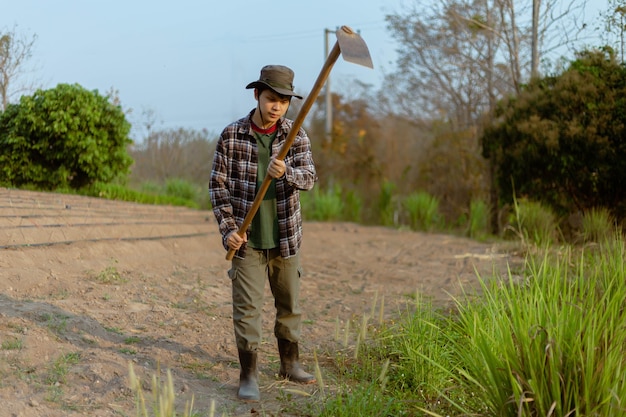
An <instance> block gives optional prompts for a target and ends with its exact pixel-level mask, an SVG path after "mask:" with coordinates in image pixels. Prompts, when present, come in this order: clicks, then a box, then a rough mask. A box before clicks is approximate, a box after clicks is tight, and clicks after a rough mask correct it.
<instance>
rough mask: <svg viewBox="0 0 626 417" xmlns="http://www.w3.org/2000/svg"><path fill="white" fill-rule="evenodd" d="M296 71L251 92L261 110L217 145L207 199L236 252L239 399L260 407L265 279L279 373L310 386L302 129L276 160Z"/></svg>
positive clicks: (267, 78) (277, 68) (273, 69)
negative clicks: (305, 354)
mask: <svg viewBox="0 0 626 417" xmlns="http://www.w3.org/2000/svg"><path fill="white" fill-rule="evenodd" d="M293 78H294V73H293V71H292V70H291V69H289V68H287V67H285V66H282V65H267V66H265V67H263V68H262V69H261V75H260V77H259V79H258V80H257V81H254V82H251V83H250V84H248V85H247V86H246V88H247V89H254V98H255V100H256V101H257V105H256V108H255V109H253V110H252V111H251V112H250V113H249V114H248V115H247V116H246V117H244V118H242V119H239V120H237V121H235V122H233V123H231V124H229V125H228V126H226V128H225V129H224V130H223V132H222V134H221V135H220V138H219V140H218V142H217V147H216V150H215V156H214V159H213V169H212V171H211V180H210V185H209V193H210V196H211V204H212V206H213V212H214V213H215V217H216V219H217V222H218V223H219V230H220V232H221V234H222V243H223V245H224V248H225V249H227V250H229V249H231V250H234V251H236V252H235V256H234V257H233V260H232V265H231V269H230V270H229V272H228V275H229V276H230V279H231V284H232V300H233V324H234V329H235V340H236V343H237V350H238V353H239V363H240V366H241V372H240V377H239V389H238V393H237V396H238V397H239V398H241V399H243V400H250V401H258V400H259V399H260V395H259V384H258V373H257V356H258V355H257V351H258V348H259V345H260V343H261V309H262V307H263V293H264V286H265V280H268V281H269V283H270V288H271V291H272V294H273V296H274V304H275V307H276V318H275V323H274V335H275V336H276V338H277V340H278V352H279V356H280V371H279V375H280V376H281V377H284V378H288V379H289V380H291V381H295V382H300V383H313V382H315V378H314V377H313V375H311V374H309V373H307V372H305V371H304V370H303V369H302V367H301V365H300V363H299V350H298V341H299V339H300V328H301V313H300V306H299V302H298V297H299V293H300V262H299V249H300V245H301V242H302V217H301V212H300V197H299V190H310V189H311V188H313V185H314V183H315V181H316V172H315V166H314V163H313V157H312V154H311V143H310V141H309V138H308V137H307V135H306V133H305V131H304V130H303V129H300V130H299V131H298V134H297V135H296V137H295V139H294V141H293V144H292V146H291V147H290V149H289V152H288V154H287V156H286V157H285V158H284V160H278V159H276V158H275V157H274V155H276V154H278V153H279V151H280V149H281V148H282V145H283V144H284V142H285V139H286V138H287V135H288V133H289V131H290V129H291V127H292V126H293V121H291V120H289V119H286V118H285V117H284V116H285V114H286V113H287V110H288V109H289V104H290V102H291V98H292V97H297V98H299V99H302V97H300V96H298V95H297V94H295V93H294V87H293ZM267 174H269V175H270V177H271V178H272V182H271V185H270V187H269V189H268V190H267V193H266V194H265V197H264V199H263V201H262V203H261V205H260V207H259V210H258V212H257V213H256V215H255V217H254V219H253V220H252V223H251V225H250V228H249V229H248V230H246V231H245V232H246V233H245V234H243V237H241V236H239V234H238V233H237V231H238V226H239V225H240V224H242V222H243V220H244V218H245V217H246V214H247V213H248V211H249V210H250V207H251V206H252V203H253V201H254V198H255V195H256V190H257V189H258V188H259V187H260V186H261V184H262V183H263V180H264V178H265V176H266V175H267Z"/></svg>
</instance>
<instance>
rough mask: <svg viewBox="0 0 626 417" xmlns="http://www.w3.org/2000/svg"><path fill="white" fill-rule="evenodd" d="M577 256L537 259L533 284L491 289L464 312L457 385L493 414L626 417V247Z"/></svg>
mask: <svg viewBox="0 0 626 417" xmlns="http://www.w3.org/2000/svg"><path fill="white" fill-rule="evenodd" d="M572 255H573V254H572V252H567V253H565V254H564V256H561V257H557V256H554V257H552V256H549V255H545V256H544V257H543V258H540V259H538V260H529V262H528V265H527V266H528V270H529V275H530V277H529V278H528V280H527V281H526V282H523V283H520V282H516V280H514V279H513V277H511V279H510V281H509V283H508V285H505V286H504V287H500V286H496V285H494V286H488V285H487V284H485V285H484V288H483V290H484V297H483V299H484V301H483V302H482V303H473V304H467V305H463V306H461V312H460V318H459V321H458V329H457V333H458V335H463V337H462V338H459V339H456V340H457V341H456V342H454V340H453V345H452V346H451V349H453V350H455V351H456V352H458V355H459V357H460V360H461V363H462V365H463V366H462V367H461V368H460V370H459V372H460V375H459V376H457V377H454V378H455V380H456V381H458V382H459V383H461V384H464V385H467V386H468V389H469V390H471V391H472V392H474V393H476V395H477V396H478V397H479V399H480V402H481V403H482V404H484V405H485V406H486V407H487V408H488V412H487V414H488V415H499V416H511V417H513V416H538V415H542V416H547V415H559V416H565V415H580V416H582V415H585V416H592V415H597V416H613V415H623V414H624V404H623V399H624V398H626V381H625V380H624V378H622V376H621V374H622V373H623V370H624V366H625V365H626V331H625V329H626V315H625V314H624V311H623V300H624V297H626V275H625V272H624V271H625V270H626V269H625V267H624V244H623V241H621V240H616V241H615V242H613V244H612V245H606V246H604V247H603V248H602V249H601V250H598V251H596V252H594V253H583V254H582V255H581V256H580V257H579V258H578V259H576V256H572ZM451 375H452V376H453V375H454V372H451Z"/></svg>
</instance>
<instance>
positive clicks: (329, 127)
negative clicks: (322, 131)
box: [324, 29, 335, 142]
mask: <svg viewBox="0 0 626 417" xmlns="http://www.w3.org/2000/svg"><path fill="white" fill-rule="evenodd" d="M331 33H335V31H334V30H330V29H324V60H326V59H327V58H328V54H330V45H329V40H328V35H330V34H331ZM332 133H333V101H332V96H331V92H330V76H329V77H328V78H327V79H326V141H328V142H330V141H331V139H332V137H331V136H332Z"/></svg>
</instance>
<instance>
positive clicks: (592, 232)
mask: <svg viewBox="0 0 626 417" xmlns="http://www.w3.org/2000/svg"><path fill="white" fill-rule="evenodd" d="M582 227H583V239H584V241H585V242H596V243H604V242H606V241H607V240H610V239H613V238H614V237H615V234H616V225H615V221H614V220H613V216H611V213H609V210H608V209H606V208H592V209H591V210H588V211H587V212H586V213H584V214H583V222H582Z"/></svg>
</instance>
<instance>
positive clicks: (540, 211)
mask: <svg viewBox="0 0 626 417" xmlns="http://www.w3.org/2000/svg"><path fill="white" fill-rule="evenodd" d="M514 207H515V211H514V213H512V214H511V217H510V219H509V224H511V225H512V226H511V227H512V228H513V230H514V232H515V233H516V234H517V235H518V237H519V238H520V239H521V240H522V242H523V244H526V245H533V244H534V245H536V246H538V247H542V248H545V247H547V246H550V245H552V244H554V243H556V242H557V240H558V236H559V227H558V221H557V218H556V215H555V214H554V212H553V211H552V210H551V209H550V208H549V207H547V206H544V205H542V204H541V203H539V202H536V201H531V200H528V199H524V198H523V199H516V200H515V201H514Z"/></svg>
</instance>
